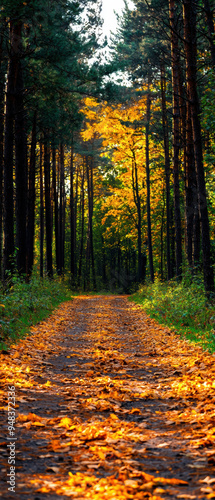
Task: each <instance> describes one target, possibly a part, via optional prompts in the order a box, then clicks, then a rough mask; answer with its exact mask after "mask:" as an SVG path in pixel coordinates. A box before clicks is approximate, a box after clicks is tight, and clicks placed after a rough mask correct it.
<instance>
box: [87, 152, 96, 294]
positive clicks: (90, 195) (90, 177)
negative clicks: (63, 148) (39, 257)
mask: <svg viewBox="0 0 215 500" xmlns="http://www.w3.org/2000/svg"><path fill="white" fill-rule="evenodd" d="M86 171H87V186H88V217H89V256H90V257H91V264H92V277H93V288H94V290H96V274H95V263H94V248H93V158H91V157H88V158H87V159H86Z"/></svg>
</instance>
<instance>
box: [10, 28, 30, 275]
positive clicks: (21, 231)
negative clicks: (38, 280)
mask: <svg viewBox="0 0 215 500" xmlns="http://www.w3.org/2000/svg"><path fill="white" fill-rule="evenodd" d="M13 33H14V49H13V50H14V57H15V75H14V80H15V84H14V112H15V170H16V248H17V258H16V261H17V270H18V272H19V274H23V273H26V264H27V262H26V256H27V245H26V243H27V241H26V236H27V164H26V158H27V136H26V130H25V110H24V83H23V74H22V73H23V72H22V65H21V56H22V43H21V39H22V38H21V37H22V22H21V21H20V22H15V23H14V26H13ZM17 40H20V42H19V43H17Z"/></svg>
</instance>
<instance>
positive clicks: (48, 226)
mask: <svg viewBox="0 0 215 500" xmlns="http://www.w3.org/2000/svg"><path fill="white" fill-rule="evenodd" d="M44 174H45V209H46V211H45V220H46V266H47V275H48V276H49V277H50V278H52V276H53V267H52V213H51V190H50V152H49V145H48V137H47V135H46V136H45V142H44Z"/></svg>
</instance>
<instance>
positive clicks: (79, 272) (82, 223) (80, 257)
mask: <svg viewBox="0 0 215 500" xmlns="http://www.w3.org/2000/svg"><path fill="white" fill-rule="evenodd" d="M80 214H81V238H80V252H79V267H78V285H80V281H81V273H82V264H83V250H84V162H83V172H82V179H81V193H80Z"/></svg>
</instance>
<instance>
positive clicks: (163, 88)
mask: <svg viewBox="0 0 215 500" xmlns="http://www.w3.org/2000/svg"><path fill="white" fill-rule="evenodd" d="M161 100H162V125H163V138H164V155H165V182H166V260H167V279H168V280H170V279H171V278H172V266H171V254H170V157H169V134H168V120H167V107H166V78H165V71H164V67H163V65H161Z"/></svg>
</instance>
